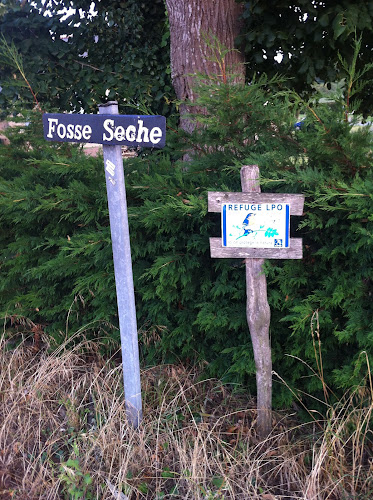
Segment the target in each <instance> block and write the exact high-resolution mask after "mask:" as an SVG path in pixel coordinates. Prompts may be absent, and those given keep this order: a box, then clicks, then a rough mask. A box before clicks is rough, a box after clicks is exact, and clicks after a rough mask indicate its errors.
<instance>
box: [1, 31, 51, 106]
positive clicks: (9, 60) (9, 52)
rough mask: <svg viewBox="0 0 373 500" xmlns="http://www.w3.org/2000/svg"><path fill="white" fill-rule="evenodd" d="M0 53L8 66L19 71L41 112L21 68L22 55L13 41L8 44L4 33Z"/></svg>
mask: <svg viewBox="0 0 373 500" xmlns="http://www.w3.org/2000/svg"><path fill="white" fill-rule="evenodd" d="M0 54H1V55H2V56H3V57H4V58H5V62H6V64H7V65H8V66H10V67H13V68H15V69H16V70H17V71H18V72H19V73H20V75H21V76H22V78H23V80H24V81H25V83H26V85H27V87H28V89H29V90H30V92H31V95H32V97H33V100H34V103H35V106H36V108H37V109H38V111H40V112H41V113H42V112H43V110H42V109H41V106H40V103H39V101H38V98H37V97H36V94H35V92H34V90H33V88H32V86H31V84H30V82H29V80H28V79H27V76H26V73H25V70H24V68H23V61H22V57H21V55H20V54H19V52H18V50H17V47H16V46H15V45H14V43H13V42H12V43H11V44H10V45H9V44H8V42H7V41H6V39H5V37H4V35H2V38H1V39H0Z"/></svg>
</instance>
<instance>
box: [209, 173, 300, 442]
mask: <svg viewBox="0 0 373 500" xmlns="http://www.w3.org/2000/svg"><path fill="white" fill-rule="evenodd" d="M241 185H242V191H243V192H242V193H226V192H209V193H208V211H209V212H220V213H221V214H222V237H221V238H210V252H211V257H213V258H237V259H238V258H239V259H245V264H246V295H247V303H246V316H247V322H248V325H249V330H250V335H251V340H252V344H253V351H254V359H255V367H256V385H257V412H258V420H257V432H258V435H259V437H260V438H262V439H265V438H266V437H267V436H268V435H269V433H270V432H271V428H272V356H271V345H270V339H269V324H270V308H269V305H268V300H267V281H266V277H265V275H264V273H263V270H262V266H263V263H264V258H266V259H301V258H302V240H301V239H300V238H290V216H291V215H302V213H303V205H304V196H303V195H298V194H277V193H273V194H272V193H261V192H260V184H259V168H258V166H257V165H248V166H244V167H242V169H241Z"/></svg>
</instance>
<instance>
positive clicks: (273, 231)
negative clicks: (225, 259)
mask: <svg viewBox="0 0 373 500" xmlns="http://www.w3.org/2000/svg"><path fill="white" fill-rule="evenodd" d="M289 233H290V206H289V205H288V204H285V203H275V202H274V203H222V245H223V247H236V248H237V247H245V248H289V246H290V236H289Z"/></svg>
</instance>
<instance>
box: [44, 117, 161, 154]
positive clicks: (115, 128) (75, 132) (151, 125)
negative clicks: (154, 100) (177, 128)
mask: <svg viewBox="0 0 373 500" xmlns="http://www.w3.org/2000/svg"><path fill="white" fill-rule="evenodd" d="M43 127H44V138H45V139H46V140H47V141H58V142H83V143H94V144H103V145H106V146H114V145H116V146H133V147H138V146H139V147H142V148H163V147H164V146H165V143H166V118H165V117H164V116H158V115H149V116H141V115H119V114H117V115H110V114H99V115H85V114H67V113H44V115H43Z"/></svg>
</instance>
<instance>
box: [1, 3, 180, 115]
mask: <svg viewBox="0 0 373 500" xmlns="http://www.w3.org/2000/svg"><path fill="white" fill-rule="evenodd" d="M67 3H68V7H69V8H74V9H75V11H71V12H72V14H71V15H69V16H68V17H66V13H65V11H63V10H62V9H63V7H66V6H67V5H66V4H67ZM43 4H45V2H32V3H28V2H27V3H26V4H25V5H24V6H23V8H20V7H19V6H14V7H9V8H8V10H7V12H6V13H5V14H4V15H3V16H2V17H1V18H0V32H1V33H2V34H3V36H4V37H5V39H6V41H7V43H8V44H9V45H10V44H11V43H13V44H14V46H15V47H16V48H17V51H18V53H19V55H20V56H21V58H22V60H23V64H24V70H25V73H26V75H27V76H28V79H29V81H30V85H31V87H32V88H33V89H34V91H35V93H36V94H37V98H38V100H39V102H40V103H41V105H42V107H43V109H44V110H51V109H53V108H57V109H58V110H59V111H79V110H80V109H83V110H85V111H86V112H89V111H90V112H92V111H94V112H96V111H97V105H98V104H99V103H101V102H105V101H106V100H108V99H109V100H113V99H116V100H118V102H119V106H120V108H121V111H122V112H127V113H128V112H133V111H134V109H140V111H142V110H143V109H146V110H148V111H149V112H151V113H158V114H167V113H169V112H170V111H171V109H172V105H171V104H170V99H172V98H173V90H172V86H171V80H170V69H169V48H168V37H169V31H168V25H167V20H166V13H165V7H164V4H163V1H162V0H156V1H154V2H137V1H136V0H130V1H127V2H120V3H118V2H115V1H106V2H96V4H95V14H89V12H90V5H91V2H84V1H76V2H53V5H51V4H50V3H48V12H46V10H47V7H46V6H45V5H43ZM51 13H52V14H53V15H52V16H51ZM0 15H1V14H0ZM0 79H1V86H2V87H3V90H2V92H1V93H0V107H1V109H2V112H3V113H6V112H8V113H9V112H10V111H14V110H17V105H18V106H19V105H21V106H23V107H25V105H26V104H28V105H30V106H31V105H32V104H33V102H32V101H33V99H32V96H31V95H30V94H29V91H28V89H24V88H22V87H20V85H22V83H23V79H22V77H21V76H20V75H19V72H18V71H14V68H13V67H12V64H11V65H10V66H9V64H6V61H4V60H3V61H0Z"/></svg>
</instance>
